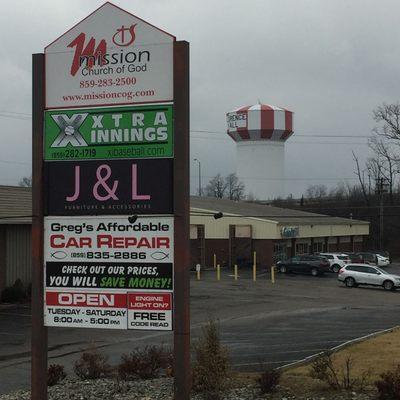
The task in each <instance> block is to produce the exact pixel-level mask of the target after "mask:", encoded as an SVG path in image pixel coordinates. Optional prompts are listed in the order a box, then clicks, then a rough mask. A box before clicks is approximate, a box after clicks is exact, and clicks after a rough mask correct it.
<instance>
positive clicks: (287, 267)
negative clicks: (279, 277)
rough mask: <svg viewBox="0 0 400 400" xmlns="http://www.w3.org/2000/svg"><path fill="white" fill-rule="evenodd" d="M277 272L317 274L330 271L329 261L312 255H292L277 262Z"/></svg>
mask: <svg viewBox="0 0 400 400" xmlns="http://www.w3.org/2000/svg"><path fill="white" fill-rule="evenodd" d="M277 266H278V270H279V272H281V273H283V274H285V273H290V272H294V273H299V274H302V273H303V274H311V275H312V276H318V275H321V274H323V273H325V272H329V271H330V264H329V261H328V260H327V259H326V258H325V257H321V256H313V255H299V256H295V257H292V258H290V259H288V260H286V261H280V262H278V265H277Z"/></svg>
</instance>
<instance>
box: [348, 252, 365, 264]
mask: <svg viewBox="0 0 400 400" xmlns="http://www.w3.org/2000/svg"><path fill="white" fill-rule="evenodd" d="M346 254H347V256H348V257H349V259H350V263H352V264H362V262H363V258H362V257H361V256H360V255H359V254H357V253H351V252H350V253H346Z"/></svg>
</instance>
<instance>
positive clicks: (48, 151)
mask: <svg viewBox="0 0 400 400" xmlns="http://www.w3.org/2000/svg"><path fill="white" fill-rule="evenodd" d="M172 119H173V112H172V104H157V105H154V104H152V105H146V106H132V107H113V108H92V109H76V110H52V111H47V112H46V113H45V139H44V159H45V160H50V161H55V160H70V159H74V160H88V159H111V158H161V157H172V156H173V126H172V123H173V122H172Z"/></svg>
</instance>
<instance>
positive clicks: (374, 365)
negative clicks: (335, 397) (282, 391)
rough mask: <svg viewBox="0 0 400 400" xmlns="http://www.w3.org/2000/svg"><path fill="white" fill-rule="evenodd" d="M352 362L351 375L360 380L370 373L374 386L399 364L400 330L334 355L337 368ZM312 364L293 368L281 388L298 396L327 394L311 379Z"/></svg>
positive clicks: (352, 346)
mask: <svg viewBox="0 0 400 400" xmlns="http://www.w3.org/2000/svg"><path fill="white" fill-rule="evenodd" d="M349 356H350V357H351V359H352V360H353V366H352V375H353V376H355V377H361V376H362V374H364V373H365V371H369V372H370V375H369V377H368V383H369V384H370V385H371V386H372V385H373V383H374V382H375V381H376V380H377V379H378V378H379V376H380V374H382V373H383V372H386V371H388V370H393V369H394V368H395V367H396V365H397V364H399V363H400V329H395V330H394V331H392V332H388V333H385V334H382V335H379V336H377V337H374V338H371V339H368V340H366V341H364V342H361V343H357V344H354V345H351V346H349V347H345V348H344V349H342V350H340V351H338V352H336V353H334V354H333V360H334V364H335V366H338V367H339V368H341V367H342V366H343V365H344V363H345V360H346V358H347V357H349ZM310 369H311V363H310V362H309V363H307V364H305V365H301V366H299V367H293V368H290V369H288V370H286V371H285V372H284V373H283V374H282V379H281V385H282V386H284V387H287V388H290V389H291V390H294V391H296V392H299V391H300V392H301V393H305V392H310V391H320V390H326V386H325V385H324V384H323V383H321V382H319V381H317V380H315V379H312V378H311V377H310V376H309V373H310Z"/></svg>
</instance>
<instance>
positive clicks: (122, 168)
mask: <svg viewBox="0 0 400 400" xmlns="http://www.w3.org/2000/svg"><path fill="white" fill-rule="evenodd" d="M44 165H45V167H44V176H45V181H46V182H45V187H47V188H48V189H47V194H46V195H45V203H46V204H45V210H46V212H45V213H46V215H110V214H130V213H132V214H172V213H173V199H172V193H173V190H172V184H173V177H172V175H173V160H172V159H152V160H138V159H135V160H109V161H81V162H76V161H57V162H46V163H44Z"/></svg>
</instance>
